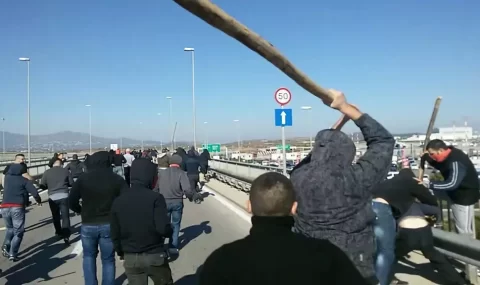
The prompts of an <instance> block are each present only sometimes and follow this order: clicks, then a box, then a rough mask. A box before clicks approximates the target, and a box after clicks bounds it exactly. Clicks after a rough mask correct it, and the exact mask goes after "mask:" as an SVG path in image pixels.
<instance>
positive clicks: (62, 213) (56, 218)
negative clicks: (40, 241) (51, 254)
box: [40, 159, 73, 244]
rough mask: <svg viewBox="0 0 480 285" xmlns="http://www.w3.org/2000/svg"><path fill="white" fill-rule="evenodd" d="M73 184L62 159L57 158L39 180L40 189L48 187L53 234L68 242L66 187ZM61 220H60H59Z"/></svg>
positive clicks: (68, 223)
mask: <svg viewBox="0 0 480 285" xmlns="http://www.w3.org/2000/svg"><path fill="white" fill-rule="evenodd" d="M72 184H73V178H72V176H71V175H70V173H69V172H68V170H67V169H66V168H63V167H62V161H61V160H60V159H57V160H56V161H55V162H54V163H53V167H52V168H50V169H47V170H46V171H45V172H44V173H43V176H42V181H41V182H40V188H41V189H44V190H46V189H48V205H49V206H50V211H51V212H52V219H53V226H54V228H55V234H56V235H57V236H58V237H60V238H62V239H63V241H64V242H65V243H66V244H70V241H69V238H70V211H69V209H68V206H69V205H68V187H69V186H71V185H72ZM60 221H61V222H60Z"/></svg>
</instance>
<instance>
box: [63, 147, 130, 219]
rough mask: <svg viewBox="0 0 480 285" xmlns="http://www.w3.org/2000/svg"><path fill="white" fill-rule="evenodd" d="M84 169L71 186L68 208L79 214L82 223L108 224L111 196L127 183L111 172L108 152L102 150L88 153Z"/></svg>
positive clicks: (112, 198) (114, 196) (114, 195)
mask: <svg viewBox="0 0 480 285" xmlns="http://www.w3.org/2000/svg"><path fill="white" fill-rule="evenodd" d="M87 169H88V172H87V173H85V174H84V175H82V176H80V178H78V180H77V182H75V183H74V184H73V186H72V190H71V191H70V196H69V202H70V209H71V210H72V211H74V212H76V213H81V214H82V223H83V224H93V225H99V224H109V223H110V217H109V216H110V210H111V206H112V203H113V200H114V199H115V198H116V197H118V196H119V195H120V191H121V190H122V189H123V188H124V187H126V186H127V184H126V182H125V180H124V179H122V177H120V176H118V175H116V174H115V173H113V171H112V168H111V160H110V154H109V153H108V152H106V151H99V152H96V153H94V154H92V155H91V156H90V157H89V158H88V160H87ZM80 199H82V205H81V206H80Z"/></svg>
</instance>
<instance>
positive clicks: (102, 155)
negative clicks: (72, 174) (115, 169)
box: [86, 150, 112, 170]
mask: <svg viewBox="0 0 480 285" xmlns="http://www.w3.org/2000/svg"><path fill="white" fill-rule="evenodd" d="M86 162H87V168H88V169H89V170H93V169H107V168H110V167H111V165H112V156H111V155H110V153H109V152H108V151H103V150H102V151H98V152H96V153H94V154H92V155H90V156H89V157H88V159H87V160H86Z"/></svg>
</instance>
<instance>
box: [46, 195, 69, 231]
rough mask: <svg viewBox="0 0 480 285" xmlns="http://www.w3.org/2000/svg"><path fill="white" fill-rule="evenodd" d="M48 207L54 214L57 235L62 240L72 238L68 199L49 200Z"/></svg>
mask: <svg viewBox="0 0 480 285" xmlns="http://www.w3.org/2000/svg"><path fill="white" fill-rule="evenodd" d="M48 205H49V206H50V211H51V212H52V219H53V226H54V227H55V234H56V235H59V236H61V237H62V238H69V237H70V212H69V209H68V198H65V199H60V200H52V199H48Z"/></svg>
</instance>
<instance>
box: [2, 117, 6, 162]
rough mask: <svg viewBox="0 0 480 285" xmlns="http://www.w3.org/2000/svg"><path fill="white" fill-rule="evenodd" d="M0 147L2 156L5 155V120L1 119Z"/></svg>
mask: <svg viewBox="0 0 480 285" xmlns="http://www.w3.org/2000/svg"><path fill="white" fill-rule="evenodd" d="M2 145H3V154H5V118H2Z"/></svg>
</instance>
